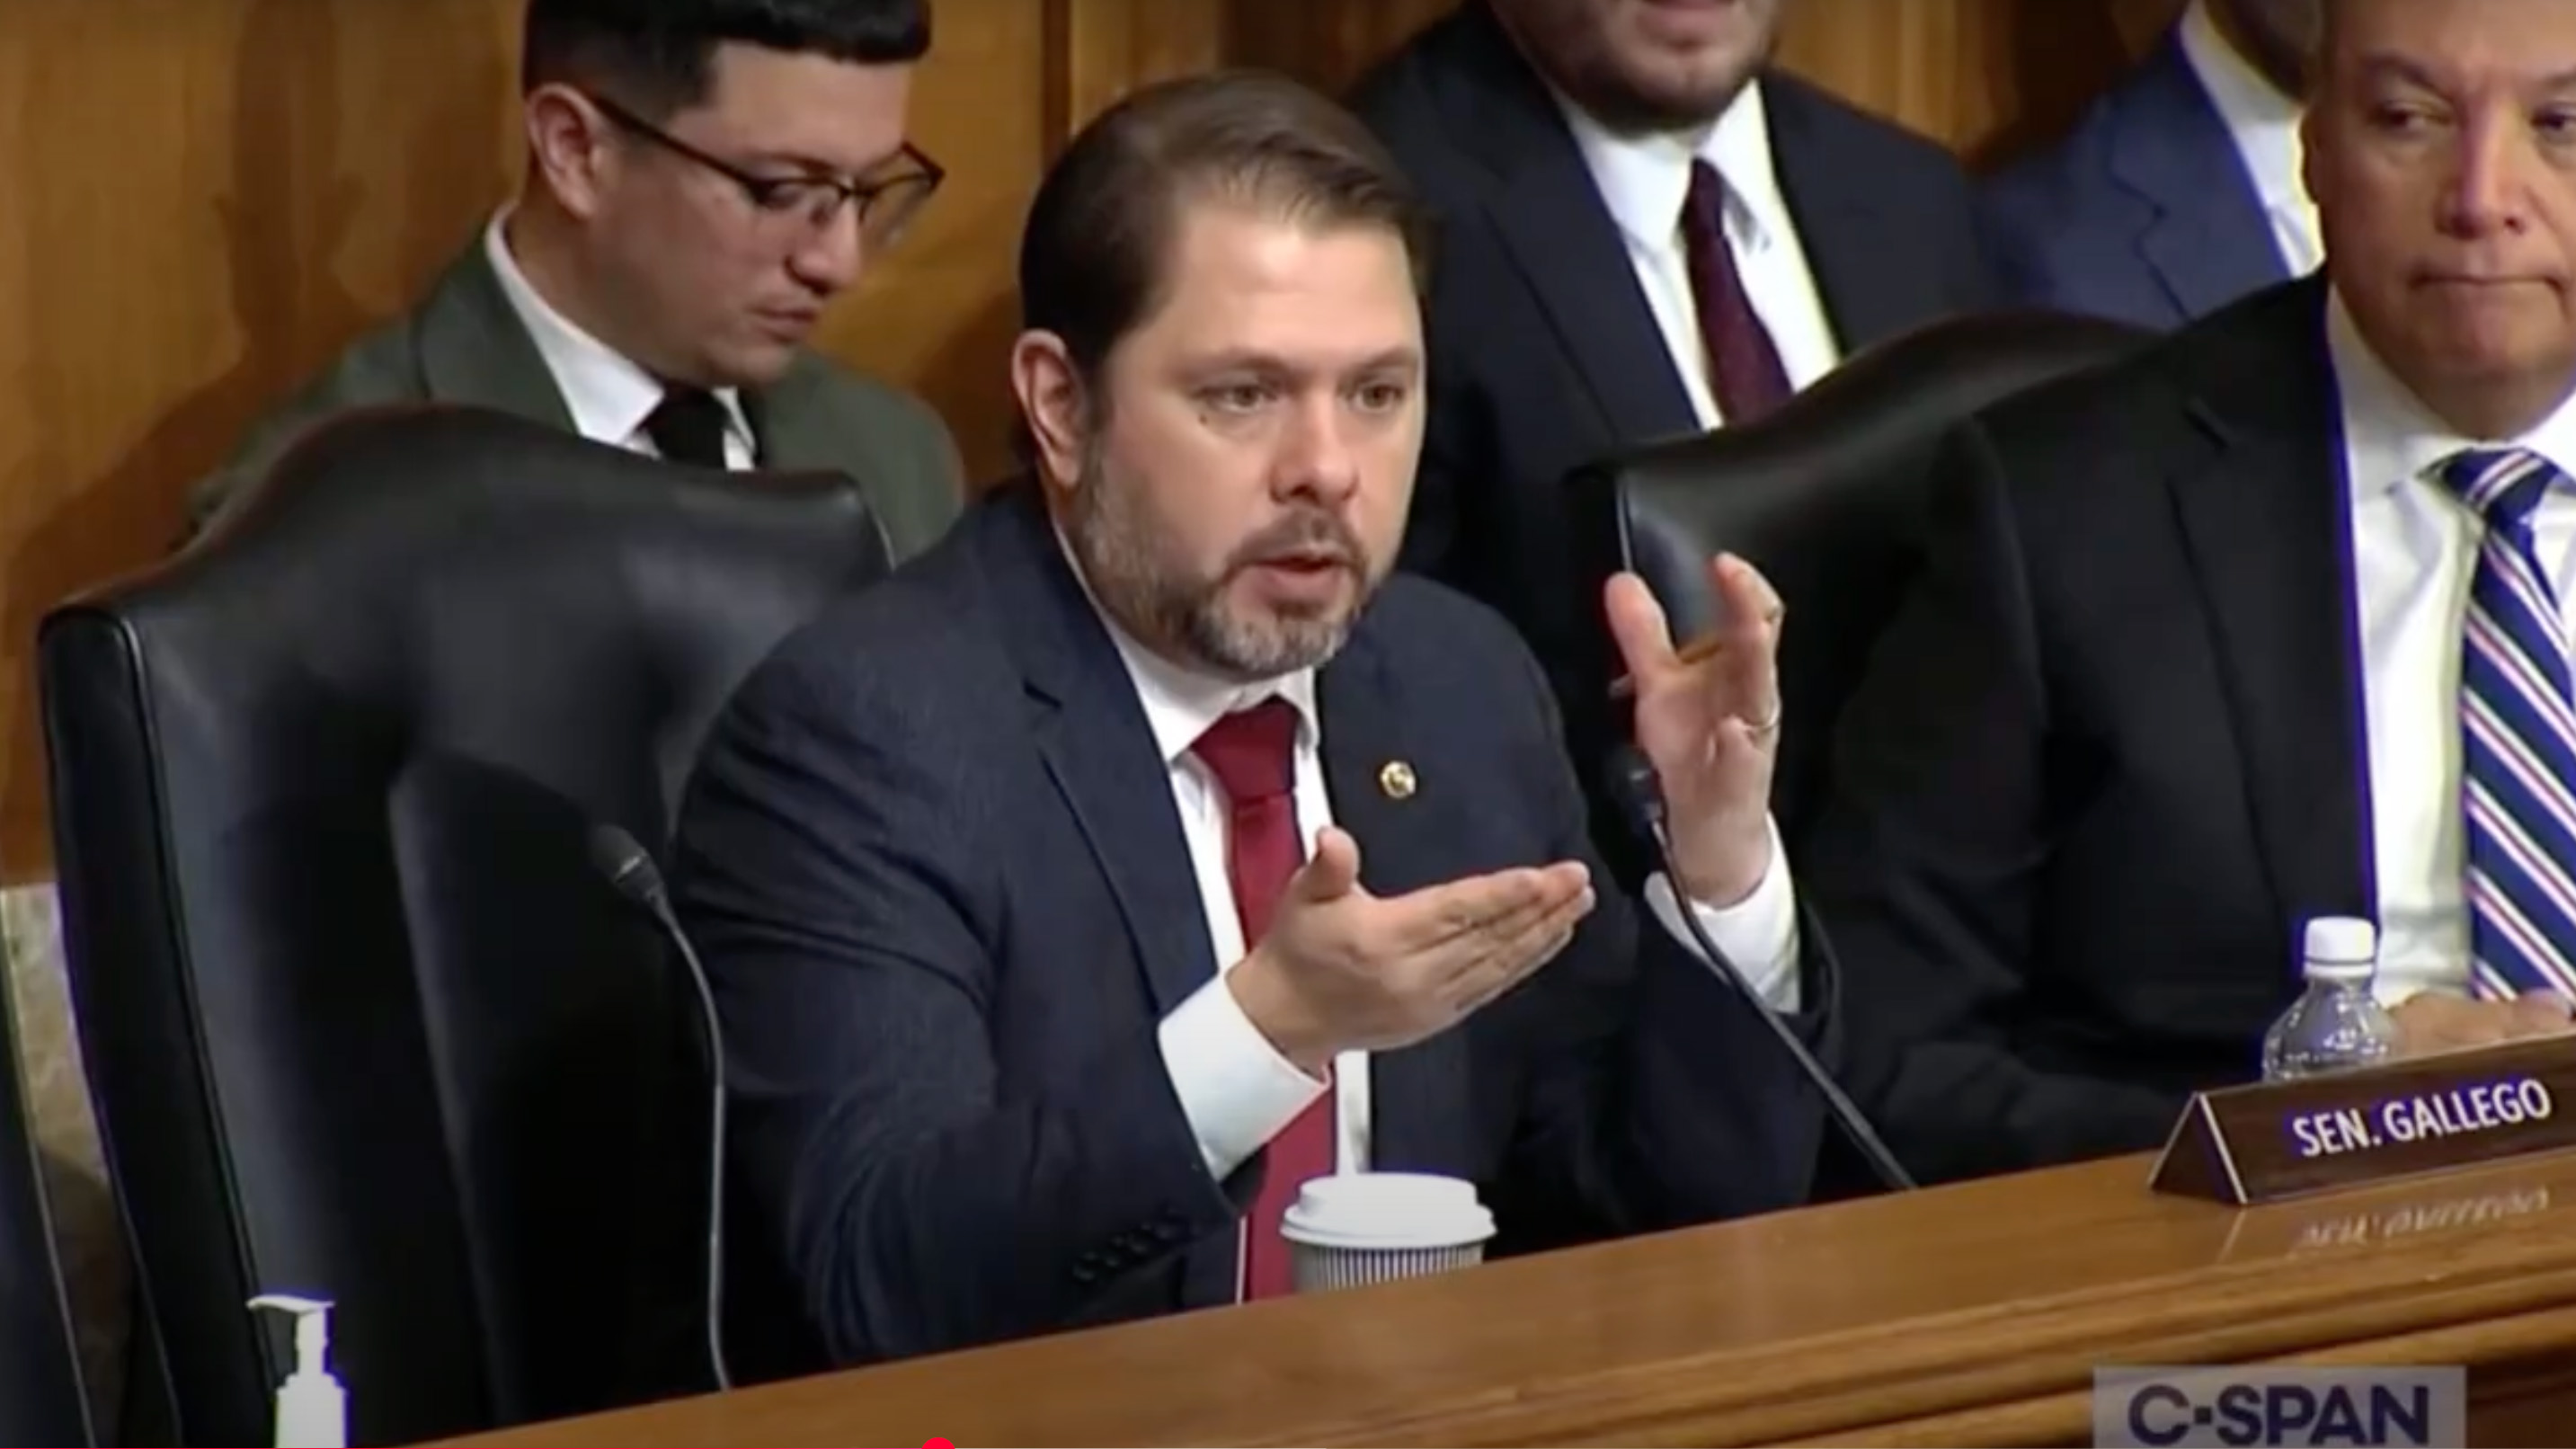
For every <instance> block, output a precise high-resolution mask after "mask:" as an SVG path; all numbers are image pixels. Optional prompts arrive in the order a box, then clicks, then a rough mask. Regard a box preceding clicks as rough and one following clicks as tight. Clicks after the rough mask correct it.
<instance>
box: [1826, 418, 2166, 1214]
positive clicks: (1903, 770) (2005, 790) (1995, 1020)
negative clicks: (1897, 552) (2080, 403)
mask: <svg viewBox="0 0 2576 1449" xmlns="http://www.w3.org/2000/svg"><path fill="white" fill-rule="evenodd" d="M1936 496H1937V500H1938V501H1937V504H1936V521H1935V525H1934V528H1933V530H1932V535H1931V539H1930V543H1929V545H1928V547H1929V554H1928V557H1927V560H1926V564H1925V570H1924V573H1923V575H1922V576H1921V578H1920V579H1919V580H1918V582H1917V584H1916V586H1915V592H1914V593H1913V595H1912V597H1911V598H1910V599H1909V600H1908V602H1907V603H1906V605H1905V606H1904V608H1903V609H1902V610H1901V611H1900V614H1899V617H1898V618H1897V620H1896V621H1895V623H1893V624H1892V625H1891V626H1890V630H1889V633H1888V635H1887V637H1886V638H1884V639H1883V640H1882V641H1881V642H1880V645H1879V647H1878V649H1877V652H1876V654H1875V656H1874V662H1873V664H1872V666H1871V669H1870V671H1869V674H1868V677H1867V678H1866V679H1865V680H1864V681H1863V682H1862V684H1861V687H1860V688H1859V690H1858V691H1857V692H1856V693H1855V695H1854V696H1853V698H1852V699H1851V701H1850V702H1849V703H1848V704H1847V705H1846V707H1845V710H1844V714H1843V719H1844V721H1845V724H1844V729H1843V734H1842V738H1841V739H1840V741H1839V742H1838V747H1837V751H1836V755H1835V770H1834V775H1835V782H1834V791H1833V799H1832V801H1831V803H1830V804H1829V806H1828V808H1827V810H1826V813H1825V816H1824V818H1823V819H1822V820H1821V821H1820V822H1819V823H1818V826H1817V828H1816V831H1815V833H1814V834H1813V836H1811V837H1810V839H1809V841H1808V842H1807V848H1806V849H1805V850H1804V851H1802V852H1801V858H1800V861H1799V877H1800V880H1801V883H1802V889H1803V890H1804V891H1805V892H1806V894H1807V896H1808V899H1809V901H1810V902H1811V904H1812V905H1813V907H1814V908H1815V910H1816V912H1817V914H1818V915H1820V916H1821V917H1822V918H1823V920H1824V921H1825V923H1826V924H1827V925H1828V926H1829V927H1830V928H1831V930H1832V933H1833V936H1834V941H1835V945H1836V948H1837V950H1838V952H1839V954H1840V957H1841V966H1842V970H1843V971H1844V973H1845V982H1844V996H1843V1002H1844V1015H1845V1022H1844V1026H1845V1031H1846V1032H1847V1034H1848V1041H1847V1045H1848V1049H1849V1052H1850V1054H1851V1061H1852V1067H1853V1071H1854V1072H1855V1073H1856V1080H1855V1082H1854V1086H1855V1089H1856V1092H1855V1095H1857V1096H1858V1097H1859V1098H1860V1099H1861V1100H1862V1102H1863V1104H1864V1107H1865V1109H1867V1110H1871V1111H1872V1112H1873V1113H1874V1114H1875V1115H1876V1117H1877V1118H1878V1125H1879V1126H1880V1128H1881V1129H1882V1131H1883V1132H1884V1133H1885V1135H1886V1136H1887V1138H1888V1141H1889V1145H1890V1146H1891V1147H1892V1148H1893V1149H1894V1150H1895V1151H1896V1153H1897V1155H1898V1156H1899V1157H1900V1158H1901V1159H1903V1160H1904V1161H1905V1162H1906V1164H1907V1165H1908V1166H1909V1168H1911V1169H1912V1170H1913V1171H1914V1172H1915V1173H1916V1174H1917V1175H1918V1176H1920V1177H1925V1178H1941V1177H1953V1176H1965V1175H1973V1174H1978V1173H1987V1172H1999V1171H2010V1170H2015V1169H2019V1168H2023V1167H2028V1166H2033V1165H2037V1164H2040V1163H2046V1162H2054V1161H2064V1160H2069V1159H2073V1158H2078V1157H2085V1156H2094V1155H2099V1154H2101V1153H2104V1152H2110V1151H2124V1150H2128V1149H2129V1148H2131V1147H2134V1146H2135V1145H2136V1144H2137V1143H2138V1142H2139V1141H2142V1140H2153V1139H2154V1138H2155V1137H2156V1136H2158V1135H2160V1134H2161V1133H2162V1131H2163V1130H2164V1128H2165V1127H2167V1126H2169V1125H2170V1122H2171V1110H2172V1103H2171V1102H2169V1101H2167V1100H2165V1099H2164V1098H2163V1097H2161V1096H2160V1095H2158V1094H2156V1093H2153V1092H2150V1091H2146V1090H2144V1089H2140V1088H2137V1087H2133V1086H2129V1085H2126V1084H2122V1083H2117V1082H2113V1081H2109V1080H2105V1079H2098V1078H2092V1077H2085V1076H2079V1075H2072V1074H2068V1073H2064V1072H2053V1071H2043V1070H2040V1069H2038V1068H2037V1067H2035V1066H2033V1065H2032V1064H2030V1063H2028V1062H2026V1061H2024V1060H2022V1059H2021V1058H2020V1057H2019V1056H2017V1055H2016V1054H2015V1051H2014V1044H2013V1040H2012V1035H2011V1023H2012V1021H2013V1018H2014V1016H2015V1014H2016V1010H2017V1008H2018V1007H2020V1006H2021V1005H2022V1004H2023V1002H2024V1001H2025V998H2026V996H2027V994H2028V993H2029V992H2030V990H2031V988H2032V979H2031V978H2032V960H2033V954H2034V952H2035V951H2036V949H2037V944H2036V938H2037V935H2038V931H2037V911H2038V898H2039V891H2040V888H2041V885H2042V880H2043V876H2044V873H2045V870H2046V867H2047V860H2048V852H2049V842H2050V839H2051V835H2052V826H2053V813H2054V810H2055V809H2056V807H2058V806H2059V804H2060V803H2061V802H2060V801H2059V799H2058V798H2057V796H2056V794H2055V792H2054V787H2053V776H2054V775H2055V774H2056V773H2057V772H2056V771H2055V770H2053V768H2052V767H2053V765H2055V764H2056V763H2057V762H2056V761H2055V760H2054V759H2053V756H2052V733H2051V719H2050V699H2049V693H2048V688H2047V671H2046V669H2045V667H2044V665H2043V662H2042V645H2041V640H2040V636H2039V632H2038V626H2037V624H2036V622H2035V616H2034V610H2033V606H2032V599H2031V595H2030V592H2029V585H2028V579H2027V571H2026V569H2025V566H2024V562H2023V554H2022V544H2021V541H2020V537H2019V533H2018V529H2017V526H2016V520H2015V516H2014V511H2013V509H2012V507H2011V506H2010V502H2009V499H2008V496H2007V489H2006V486H2005V482H2004V479H2003V477H2002V476H2001V473H2000V467H1999V464H1998V462H1997V460H1996V459H1995V457H1994V455H1993V454H1992V452H1991V450H1990V449H1989V447H1988V446H1987V444H1986V442H1985V439H1984V435H1983V433H1982V432H1981V430H1980V429H1979V428H1978V427H1977V425H1975V424H1973V423H1971V424H1969V425H1968V426H1967V427H1966V428H1965V429H1963V430H1962V432H1961V433H1960V434H1959V435H1958V436H1957V437H1956V438H1954V439H1953V440H1952V442H1951V443H1950V444H1949V446H1948V449H1947V452H1946V455H1945V457H1944V459H1943V462H1942V464H1941V467H1940V470H1939V481H1938V484H1937V485H1936Z"/></svg>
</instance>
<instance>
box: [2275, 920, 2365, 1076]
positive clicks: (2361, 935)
mask: <svg viewBox="0 0 2576 1449" xmlns="http://www.w3.org/2000/svg"><path fill="white" fill-rule="evenodd" d="M2305 955H2306V957H2307V961H2306V965H2305V967H2304V968H2303V974H2305V975H2306V977H2307V980H2308V989H2307V990H2306V991H2304V992H2301V993H2300V995H2299V999H2298V1000H2296V1001H2294V1002H2292V1003H2290V1009H2289V1010H2288V1011H2285V1012H2283V1013H2281V1019H2280V1020H2279V1021H2276V1022H2274V1023H2272V1029H2271V1030H2270V1031H2268V1032H2266V1033H2264V1035H2263V1080H2265V1081H2267V1082H2281V1081H2288V1080H2290V1079H2292V1078H2294V1077H2315V1076H2323V1075H2324V1074H2326V1073H2328V1072H2340V1071H2348V1070H2350V1069H2352V1068H2354V1067H2367V1066H2375V1065H2377V1064H2378V1063H2380V1062H2383V1061H2386V1060H2388V1058H2389V1057H2390V1056H2391V1055H2392V1054H2393V1053H2394V1052H2395V1051H2396V1049H2397V1023H2396V1022H2395V1021H2394V1020H2392V1019H2390V1017H2389V1015H2388V1012H2387V1011H2386V1009H2384V1008H2383V1007H2381V1006H2380V1004H2379V1002H2378V1001H2377V1000H2376V999H2375V998H2373V997H2372V996H2371V994H2370V978H2371V976H2372V974H2373V973H2374V971H2375V970H2376V969H2377V967H2378V960H2379V931H2378V929H2377V928H2376V927H2374V926H2373V925H2371V923H2370V922H2368V921H2363V920H2356V919H2353V918H2352V917H2349V916H2320V917H2318V918H2317V919H2315V920H2313V921H2310V922H2308V927H2307V939H2306V942H2305Z"/></svg>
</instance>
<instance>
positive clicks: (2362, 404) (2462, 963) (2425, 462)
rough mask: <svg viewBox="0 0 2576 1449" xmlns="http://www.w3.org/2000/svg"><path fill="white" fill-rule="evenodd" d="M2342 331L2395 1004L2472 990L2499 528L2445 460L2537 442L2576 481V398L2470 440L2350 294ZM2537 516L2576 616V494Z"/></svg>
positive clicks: (2377, 824) (2356, 578) (2335, 313)
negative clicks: (2485, 632) (2464, 663)
mask: <svg viewBox="0 0 2576 1449" xmlns="http://www.w3.org/2000/svg"><path fill="white" fill-rule="evenodd" d="M2326 335H2327V345H2328V349H2329V353H2330V355H2331V356H2332V358H2333V359H2334V371H2335V381H2336V387H2337V389H2338V393H2339V397H2340V404H2339V405H2340V407H2341V409H2342V419H2343V435H2344V472H2345V478H2346V480H2347V481H2348V484H2349V486H2350V488H2351V490H2352V494H2351V496H2352V541H2351V547H2352V551H2353V565H2354V567H2353V582H2354V590H2355V595H2356V600H2355V601H2356V603H2357V605H2358V612H2357V613H2356V615H2355V617H2356V618H2357V620H2358V621H2359V624H2360V629H2361V651H2360V652H2361V677H2360V684H2361V695H2362V712H2363V718H2364V721H2365V723H2366V726H2367V728H2366V735H2367V739H2368V756H2369V759H2368V766H2369V780H2370V821H2371V837H2372V839H2371V843H2370V849H2371V860H2372V864H2373V870H2374V874H2375V875H2376V877H2377V879H2378V883H2379V889H2378V896H2379V952H2380V956H2379V977H2378V985H2377V988H2376V990H2377V992H2378V994H2379V995H2380V997H2381V998H2382V999H2383V1000H2385V1001H2387V1002H2389V1003H2391V1004H2394V1003H2396V1002H2399V1001H2403V1000H2405V999H2406V998H2407V997H2409V996H2413V995H2415V994H2416V993H2417V992H2420V991H2426V990H2438V991H2444V992H2448V993H2452V994H2459V995H2465V994H2466V993H2467V991H2468V987H2469V916H2468V906H2467V901H2466V896H2465V891H2464V880H2463V877H2464V875H2465V873H2466V871H2467V868H2468V844H2467V827H2466V822H2465V821H2464V820H2463V819H2462V816H2461V809H2462V806H2461V796H2460V790H2461V771H2462V769H2463V759H2462V749H2461V743H2460V657H2461V654H2462V651H2463V649H2464V648H2465V643H2464V633H2465V629H2466V619H2467V611H2468V599H2469V584H2470V580H2471V578H2472V577H2473V575H2474V572H2475V566H2476V562H2477V550H2478V546H2479V542H2480V540H2481V539H2483V538H2484V536H2485V533H2484V525H2483V524H2482V522H2481V521H2480V520H2479V518H2478V516H2477V515H2476V513H2475V512H2473V511H2472V510H2471V509H2470V508H2469V506H2468V505H2467V504H2465V503H2463V502H2461V501H2460V500H2459V498H2458V497H2457V496H2456V495H2454V494H2453V493H2452V492H2451V491H2450V490H2449V489H2448V488H2447V487H2445V486H2444V485H2443V484H2442V483H2441V481H2440V479H2439V478H2438V476H2437V475H2436V472H2435V470H2436V469H2437V467H2438V465H2439V464H2440V463H2441V461H2442V460H2443V459H2444V458H2447V457H2449V456H2450V455H2451V454H2453V453H2456V452H2458V451H2460V450H2461V449H2463V448H2468V447H2473V446H2474V447H2524V448H2529V449H2531V450H2532V451H2534V452H2536V453H2538V454H2540V455H2541V456H2542V457H2544V458H2547V459H2548V460H2549V461H2550V462H2552V463H2554V464H2556V465H2557V466H2558V468H2559V470H2560V471H2561V472H2563V473H2566V474H2567V475H2568V476H2569V477H2571V478H2576V403H2561V404H2560V405H2559V407H2558V410H2557V411H2556V412H2554V413H2552V414H2551V415H2550V416H2549V417H2548V418H2546V419H2544V420H2543V421H2542V422H2541V424H2540V425H2539V426H2538V427H2536V428H2534V429H2532V430H2531V431H2530V432H2528V433H2526V434H2524V435H2523V436H2521V437H2519V438H2510V439H2505V440H2502V441H2494V440H2488V441H2478V440H2473V439H2469V438H2464V437H2461V436H2459V434H2458V433H2456V432H2455V431H2453V430H2452V429H2451V428H2450V427H2449V426H2448V425H2446V424H2444V423H2443V422H2442V421H2441V420H2440V419H2438V418H2437V417H2435V416H2434V415H2433V413H2432V412H2431V410H2430V409H2428V408H2426V407H2425V406H2424V405H2423V404H2422V403H2421V402H2420V401H2418V400H2417V399H2416V398H2415V396H2414V395H2413V394H2412V393H2411V392H2410V391H2408V389H2407V388H2406V386H2405V385H2404V384H2403V383H2401V382H2399V381H2398V380H2397V378H2396V377H2395V376H2394V375H2392V374H2391V373H2390V372H2389V371H2388V369H2387V367H2386V366H2385V365H2384V364H2383V363H2381V362H2380V360H2379V359H2378V357H2377V356H2376V355H2375V354H2373V353H2372V352H2371V350H2370V347H2369V345H2368V344H2367V343H2365V342H2364V341H2363V340H2362V338H2361V336H2360V334H2359V332H2358V331H2356V330H2355V328H2354V326H2353V323H2352V318H2351V316H2350V314H2349V313H2347V312H2346V311H2345V310H2344V308H2343V304H2342V301H2341V299H2340V298H2336V299H2333V300H2332V301H2330V302H2329V304H2328V307H2327V323H2326ZM2531 528H2532V536H2533V539H2534V541H2535V543H2536V544H2537V547H2538V552H2539V556H2540V566H2541V569H2542V571H2543V572H2544V573H2545V574H2546V575H2547V577H2548V579H2549V582H2550V585H2551V587H2552V588H2553V589H2555V590H2556V591H2557V595H2558V600H2559V613H2560V623H2561V628H2562V629H2565V628H2566V627H2567V620H2568V603H2569V600H2570V599H2571V597H2576V496H2571V494H2570V493H2569V492H2567V491H2566V490H2565V489H2564V488H2559V489H2553V490H2552V491H2550V492H2549V493H2548V494H2546V495H2544V496H2543V497H2542V499H2541V502H2540V506H2539V508H2538V509H2537V510H2536V511H2535V512H2534V513H2533V514H2532V517H2531Z"/></svg>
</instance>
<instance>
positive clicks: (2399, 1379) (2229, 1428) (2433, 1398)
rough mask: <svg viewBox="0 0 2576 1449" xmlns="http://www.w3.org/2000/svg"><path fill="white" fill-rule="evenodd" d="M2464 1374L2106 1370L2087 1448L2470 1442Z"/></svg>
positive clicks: (2100, 1373) (2096, 1374)
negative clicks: (2091, 1444) (2091, 1442)
mask: <svg viewBox="0 0 2576 1449" xmlns="http://www.w3.org/2000/svg"><path fill="white" fill-rule="evenodd" d="M2468 1396H2469V1376H2468V1370H2466V1369H2461V1368H2292V1367H2267V1368H2209V1367H2199V1366H2187V1367H2173V1368H2105V1369H2095V1370H2094V1371H2093V1442H2094V1443H2096V1444H2118V1445H2130V1446H2136V1445H2153V1446H2155V1449H2178V1446H2199V1445H2244V1446H2254V1445H2264V1446H2269V1445H2290V1444H2300V1445H2305V1444H2353V1445H2379V1444H2409V1445H2423V1446H2445V1445H2447V1446H2456V1445H2460V1444H2463V1443H2465V1442H2467V1432H2468Z"/></svg>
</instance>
